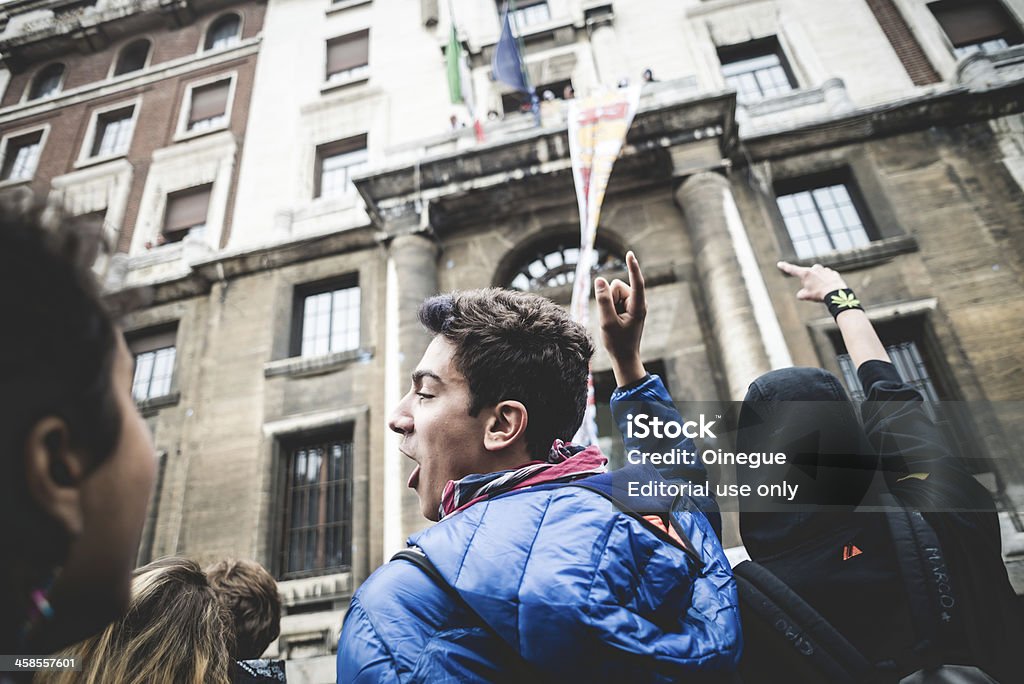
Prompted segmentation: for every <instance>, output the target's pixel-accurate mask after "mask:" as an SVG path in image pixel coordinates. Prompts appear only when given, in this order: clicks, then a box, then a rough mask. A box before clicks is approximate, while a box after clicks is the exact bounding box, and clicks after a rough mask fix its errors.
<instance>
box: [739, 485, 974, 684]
mask: <svg viewBox="0 0 1024 684" xmlns="http://www.w3.org/2000/svg"><path fill="white" fill-rule="evenodd" d="M883 504H885V505H887V506H888V507H889V510H890V512H887V513H885V514H884V515H885V516H886V519H887V522H888V529H889V533H890V535H891V536H892V540H893V543H894V546H895V549H896V551H897V553H896V557H897V559H898V562H899V566H900V567H899V571H900V572H899V574H900V577H901V579H902V583H903V587H904V594H905V597H906V601H907V606H908V609H909V612H910V618H911V624H912V626H913V630H914V644H913V653H914V657H915V660H916V663H915V665H916V666H917V667H919V668H920V669H919V671H918V672H916V673H915V674H913V675H910V676H909V677H908V678H907V679H908V680H911V678H915V677H916V679H913V681H921V682H925V681H927V682H933V681H934V682H944V681H950V682H952V681H961V682H965V683H968V682H992V681H993V680H992V679H991V678H989V677H987V676H986V675H985V674H984V673H982V672H981V671H980V670H977V669H976V668H969V667H968V668H963V667H955V668H943V667H942V665H943V662H942V653H943V647H942V646H943V644H944V643H946V642H947V640H950V639H954V638H955V636H954V635H953V630H954V629H955V624H956V622H957V617H958V616H957V606H956V598H955V595H954V593H953V586H952V581H951V578H950V577H949V573H948V571H947V569H946V564H945V560H944V558H943V555H942V550H941V548H940V546H939V543H938V539H937V537H936V535H935V532H934V530H933V529H932V527H931V526H930V525H929V524H928V522H927V521H926V520H925V519H924V516H922V515H921V514H920V513H919V512H917V511H912V510H906V509H904V508H902V507H901V506H900V505H899V503H898V502H897V501H896V500H895V499H894V498H891V497H888V498H887V499H886V500H885V501H883ZM733 571H734V575H735V578H736V584H737V588H738V590H739V597H740V616H741V620H742V624H743V641H744V648H743V658H742V660H741V661H740V668H739V672H740V678H741V680H742V681H743V682H744V684H758V683H761V682H765V683H769V682H770V683H774V682H777V681H780V679H779V677H780V676H782V677H784V678H785V681H786V682H788V683H793V684H818V683H823V682H828V683H830V684H832V683H834V684H865V683H867V684H872V683H883V682H898V681H900V677H899V676H898V675H897V674H896V673H894V672H892V671H884V670H882V669H880V668H878V667H877V666H876V665H875V664H873V663H871V662H869V661H868V660H867V659H866V658H865V657H864V656H863V655H862V654H861V653H860V652H859V651H858V650H857V648H856V647H854V646H853V644H851V643H850V641H849V640H848V639H847V638H846V637H845V636H843V635H842V634H841V633H840V632H839V631H838V630H836V628H835V627H834V626H833V625H832V624H830V623H829V622H828V621H827V620H826V619H825V618H824V617H822V616H821V615H820V614H819V613H818V611H816V610H815V609H814V608H813V607H812V606H810V605H809V604H808V603H807V602H806V601H804V600H803V599H802V598H801V597H800V596H799V595H798V594H797V593H796V592H794V591H793V590H792V589H790V588H789V586H787V585H786V584H785V582H783V581H782V580H781V579H779V578H778V577H777V576H776V575H775V574H774V573H772V572H771V571H770V570H768V569H767V568H765V567H763V566H761V565H759V564H758V563H755V562H753V561H744V562H742V563H740V564H738V565H737V566H736V567H735V568H734V569H733ZM879 629H884V625H881V624H880V625H879ZM972 671H973V672H972Z"/></svg>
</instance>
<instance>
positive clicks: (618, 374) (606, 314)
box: [594, 252, 707, 482]
mask: <svg viewBox="0 0 1024 684" xmlns="http://www.w3.org/2000/svg"><path fill="white" fill-rule="evenodd" d="M626 268H627V270H628V272H629V284H626V283H624V282H622V281H621V280H614V281H612V282H611V283H608V281H606V280H605V279H604V278H598V279H596V280H595V281H594V291H595V295H596V298H597V308H598V311H599V313H600V320H601V341H602V343H603V344H604V348H605V349H606V350H607V351H608V355H609V357H611V362H612V372H613V373H614V374H615V382H616V384H617V385H618V388H617V389H616V390H615V391H614V392H613V393H612V399H611V409H612V416H613V417H614V419H615V424H616V425H618V426H619V431H620V432H621V433H622V441H623V443H624V445H625V447H626V453H627V454H628V453H629V452H630V451H631V450H638V451H640V452H652V453H653V452H657V453H668V452H672V451H673V450H678V451H679V452H684V451H685V452H688V453H690V454H693V453H694V451H695V446H694V443H693V440H692V439H690V438H689V437H686V436H685V435H682V434H680V435H679V436H678V437H671V438H670V437H667V436H665V435H662V436H661V437H654V436H653V431H652V434H651V435H649V436H647V437H645V438H643V439H641V438H638V437H635V436H630V434H629V431H628V430H627V429H626V426H627V424H628V420H629V416H630V415H635V414H639V413H644V414H647V415H648V417H649V418H651V419H654V418H657V419H659V420H661V421H662V422H664V423H668V422H675V423H680V424H681V423H682V422H683V419H682V417H681V416H680V415H679V411H678V410H677V409H676V406H675V404H674V403H672V397H671V396H669V393H668V391H667V390H666V389H665V385H664V384H663V383H662V381H661V379H660V378H659V377H658V376H657V375H649V374H648V373H647V369H645V368H644V364H643V362H642V361H641V360H640V339H641V337H642V336H643V331H644V320H645V318H646V316H647V296H646V291H645V289H644V277H643V273H641V271H640V263H639V262H638V261H637V259H636V256H635V255H634V254H633V253H632V252H629V253H628V254H627V255H626ZM657 469H658V472H659V473H660V474H661V476H662V477H664V478H665V479H667V480H679V479H682V480H688V481H690V482H703V481H704V480H705V478H706V476H707V472H706V470H705V469H704V465H703V463H702V462H701V461H700V459H692V462H688V463H678V464H677V465H670V466H669V465H660V466H658V468H657Z"/></svg>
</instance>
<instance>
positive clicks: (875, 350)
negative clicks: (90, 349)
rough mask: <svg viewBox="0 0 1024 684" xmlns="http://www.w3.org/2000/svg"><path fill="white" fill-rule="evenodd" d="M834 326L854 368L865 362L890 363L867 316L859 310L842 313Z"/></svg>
mask: <svg viewBox="0 0 1024 684" xmlns="http://www.w3.org/2000/svg"><path fill="white" fill-rule="evenodd" d="M836 325H838V326H839V332H840V334H842V336H843V344H845V345H846V351H847V352H848V353H849V354H850V359H851V360H852V361H853V365H854V367H855V368H860V366H861V364H863V363H865V362H867V361H873V360H874V361H885V362H888V363H891V362H892V361H891V360H890V359H889V354H888V352H886V351H885V347H884V346H882V341H881V340H880V339H878V333H876V332H875V328H874V326H873V325H871V321H870V319H868V315H867V314H866V313H864V312H863V311H862V310H860V309H849V310H847V311H843V312H842V313H840V314H839V316H838V317H836Z"/></svg>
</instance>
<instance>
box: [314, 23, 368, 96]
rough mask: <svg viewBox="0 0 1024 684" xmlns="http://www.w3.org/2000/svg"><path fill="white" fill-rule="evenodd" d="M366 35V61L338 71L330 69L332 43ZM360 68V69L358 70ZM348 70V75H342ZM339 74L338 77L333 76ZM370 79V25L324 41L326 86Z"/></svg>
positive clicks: (362, 81) (333, 86) (339, 85)
mask: <svg viewBox="0 0 1024 684" xmlns="http://www.w3.org/2000/svg"><path fill="white" fill-rule="evenodd" d="M360 35H365V36H366V63H365V64H361V65H356V66H354V67H352V68H350V69H344V70H341V71H337V72H333V73H332V72H331V71H330V54H331V44H332V43H340V42H343V41H345V40H346V39H352V38H354V37H356V36H360ZM357 70H358V71H357ZM346 72H348V75H347V76H340V74H343V73H346ZM335 75H339V77H338V78H333V76H335ZM369 79H370V27H366V28H361V29H357V30H355V31H349V32H348V33H343V34H340V35H337V36H333V37H331V38H328V39H327V40H325V41H324V88H327V89H330V88H337V87H342V86H347V85H352V84H356V83H364V82H366V81H368V80H369Z"/></svg>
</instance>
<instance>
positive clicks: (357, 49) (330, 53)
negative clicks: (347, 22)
mask: <svg viewBox="0 0 1024 684" xmlns="http://www.w3.org/2000/svg"><path fill="white" fill-rule="evenodd" d="M369 48H370V32H369V31H368V30H367V31H359V32H358V33H352V34H350V35H347V36H342V37H341V38H334V39H332V40H330V41H328V42H327V74H328V75H330V74H336V73H338V72H339V71H347V70H348V69H354V68H355V67H358V66H363V65H364V64H368V63H369V52H370V50H369Z"/></svg>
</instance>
